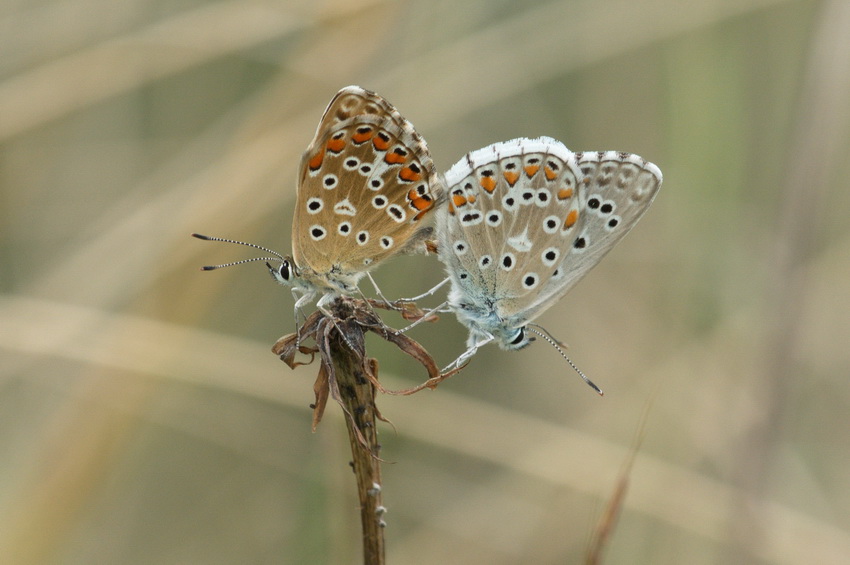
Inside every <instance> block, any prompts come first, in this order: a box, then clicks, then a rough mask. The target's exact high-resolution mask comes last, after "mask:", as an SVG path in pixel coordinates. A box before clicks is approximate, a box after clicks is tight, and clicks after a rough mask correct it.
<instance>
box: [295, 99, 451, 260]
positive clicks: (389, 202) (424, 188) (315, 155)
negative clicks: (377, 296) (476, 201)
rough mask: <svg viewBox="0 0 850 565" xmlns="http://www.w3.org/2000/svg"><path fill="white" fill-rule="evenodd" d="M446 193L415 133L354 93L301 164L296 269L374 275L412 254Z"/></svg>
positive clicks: (385, 105)
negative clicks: (396, 257)
mask: <svg viewBox="0 0 850 565" xmlns="http://www.w3.org/2000/svg"><path fill="white" fill-rule="evenodd" d="M441 192H442V190H441V188H440V183H439V177H438V175H437V173H436V170H435V168H434V163H433V161H432V159H431V155H430V153H429V151H428V147H427V145H426V144H425V140H424V139H422V137H421V136H420V135H419V134H418V133H417V132H416V131H415V130H414V128H413V125H412V124H411V123H410V122H408V121H407V120H406V119H404V117H402V116H401V114H399V112H398V111H397V110H396V109H395V108H394V107H393V106H392V105H391V104H390V103H389V102H387V101H386V100H384V99H383V98H381V97H380V96H378V95H377V94H375V93H374V92H370V91H368V90H364V89H362V88H360V87H356V86H349V87H346V88H344V89H342V90H341V91H340V92H339V93H338V94H337V95H336V96H335V97H334V99H333V100H332V101H331V103H330V105H329V106H328V108H327V110H325V114H324V116H323V118H322V121H321V122H320V124H319V128H318V130H317V131H316V136H315V138H314V139H313V142H312V143H311V144H310V146H309V147H308V149H307V151H306V152H305V153H304V156H303V157H302V159H301V166H300V176H299V184H298V195H297V199H296V211H295V219H294V222H293V228H292V229H293V233H292V239H293V256H294V259H295V262H296V264H297V265H298V266H299V267H301V268H305V267H306V268H309V269H311V270H312V271H314V272H316V273H319V274H324V273H331V272H333V273H342V274H353V273H360V272H364V271H367V270H369V269H370V268H372V267H373V266H374V265H376V264H378V263H379V262H380V261H382V260H384V259H386V258H387V257H389V256H391V255H393V254H395V253H398V252H399V251H402V250H404V249H405V244H407V243H408V242H410V241H411V238H415V237H416V235H417V232H418V231H419V228H420V226H421V225H422V221H421V220H422V218H423V217H424V216H425V215H426V214H427V213H428V212H429V211H431V210H432V209H433V208H434V205H435V204H436V202H437V201H438V200H439V198H440V195H441Z"/></svg>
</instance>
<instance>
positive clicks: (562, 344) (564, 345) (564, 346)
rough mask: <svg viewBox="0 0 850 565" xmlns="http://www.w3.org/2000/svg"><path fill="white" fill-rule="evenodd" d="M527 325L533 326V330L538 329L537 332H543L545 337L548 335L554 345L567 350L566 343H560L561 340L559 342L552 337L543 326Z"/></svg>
mask: <svg viewBox="0 0 850 565" xmlns="http://www.w3.org/2000/svg"><path fill="white" fill-rule="evenodd" d="M528 325H529V326H534V327H535V328H537V329H538V330H540V331H541V332H543V333H545V334H546V335H548V336H549V338H551V339H552V341H554V342H555V343H557V344H558V345H559V346H560V347H563V348H564V349H567V348H568V347H567V344H566V343H564V342H563V341H561V340H560V339H558V338H557V337H555V336H553V335H552V333H551V332H550V331H549V330H547V329H546V328H544V327H543V326H541V325H539V324H528ZM537 335H540V334H537Z"/></svg>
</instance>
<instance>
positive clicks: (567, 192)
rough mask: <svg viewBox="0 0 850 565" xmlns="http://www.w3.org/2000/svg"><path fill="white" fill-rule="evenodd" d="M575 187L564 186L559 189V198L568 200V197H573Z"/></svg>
mask: <svg viewBox="0 0 850 565" xmlns="http://www.w3.org/2000/svg"><path fill="white" fill-rule="evenodd" d="M572 196H573V189H572V188H562V189H561V190H559V191H558V200H566V199H567V198H572Z"/></svg>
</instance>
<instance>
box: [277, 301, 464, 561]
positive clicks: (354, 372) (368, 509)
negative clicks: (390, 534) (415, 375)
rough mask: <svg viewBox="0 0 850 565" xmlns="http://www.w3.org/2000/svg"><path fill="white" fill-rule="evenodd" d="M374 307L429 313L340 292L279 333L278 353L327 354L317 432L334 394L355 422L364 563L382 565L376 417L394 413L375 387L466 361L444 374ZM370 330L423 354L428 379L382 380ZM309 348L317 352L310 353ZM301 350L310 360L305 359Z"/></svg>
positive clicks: (294, 357) (292, 363)
mask: <svg viewBox="0 0 850 565" xmlns="http://www.w3.org/2000/svg"><path fill="white" fill-rule="evenodd" d="M373 307H379V308H390V309H393V310H396V311H398V312H400V313H401V314H402V316H403V317H405V318H406V319H416V317H421V316H423V315H425V314H424V313H423V312H422V311H421V310H419V309H418V308H416V307H415V305H413V304H410V303H398V304H397V303H393V304H387V303H384V302H378V301H369V302H365V301H362V300H356V299H351V298H347V297H339V298H337V299H336V300H335V301H334V302H333V303H332V304H331V305H330V309H329V311H328V310H320V311H317V312H314V313H313V314H311V315H310V316H308V317H307V319H306V320H304V323H303V324H302V325H301V326H300V327H299V328H298V331H297V332H295V333H293V334H289V335H285V336H283V337H282V338H280V339H279V340H277V342H276V343H275V344H274V346H273V347H272V352H274V354H275V355H278V356H279V357H280V359H281V360H282V361H283V362H285V363H286V364H287V365H289V367H290V368H293V369H294V368H295V367H298V366H300V365H308V364H310V363H311V362H312V361H314V360H315V359H316V355H317V354H318V356H319V358H320V359H321V364H320V366H319V374H318V375H317V377H316V382H315V383H314V385H313V391H314V393H315V395H316V401H315V403H314V404H313V405H312V406H313V431H316V428H317V426H318V425H319V422H321V420H322V415H323V414H324V412H325V407H326V406H327V402H328V399H329V398H333V399H334V400H335V401H336V402H337V403H339V405H340V406H341V407H342V409H343V412H344V413H345V422H346V426H348V438H349V440H350V442H351V455H352V462H351V466H352V469H353V470H354V475H355V478H356V481H357V494H358V498H359V499H360V522H361V526H362V530H363V559H364V563H366V564H367V565H373V564H378V565H381V564H383V563H385V552H384V526H385V522H384V520H383V516H384V511H385V508H384V506H383V505H382V504H381V459H380V458H379V452H380V449H381V446H380V444H379V443H378V430H377V427H376V422H377V421H378V420H381V421H384V422H386V421H387V420H386V419H385V418H383V417H382V416H381V413H380V411H379V410H378V408H377V406H376V405H375V394H376V392H377V391H380V392H381V393H384V394H394V395H403V396H406V395H410V394H413V393H415V392H417V391H420V390H422V389H423V388H431V389H433V388H436V386H437V385H438V384H439V383H441V382H442V381H444V380H445V379H447V378H449V377H451V376H452V375H454V374H456V373H457V372H458V371H460V370H461V368H462V367H459V368H456V369H454V370H452V371H449V372H447V373H443V374H440V371H439V369H438V368H437V365H436V363H435V362H434V359H433V358H432V357H431V355H429V354H428V352H427V351H426V350H425V349H424V348H423V347H422V346H421V345H419V344H418V343H416V342H415V341H413V340H412V339H410V338H409V337H407V336H405V335H404V334H401V333H398V332H397V331H396V330H393V329H392V328H389V327H387V326H386V325H385V324H384V323H383V321H381V319H380V318H379V317H378V315H377V314H376V313H375V310H374V308H373ZM366 332H372V333H374V334H376V335H379V336H381V337H382V338H383V339H385V340H387V341H389V342H390V343H393V344H395V345H396V346H397V347H398V348H399V349H401V350H402V351H403V352H404V353H406V354H407V355H409V356H410V357H412V358H414V359H416V360H417V361H418V362H419V363H420V364H421V365H422V366H423V367H424V368H425V369H426V371H427V372H428V379H427V380H426V381H425V382H423V383H422V384H420V385H417V386H414V387H411V388H408V389H405V390H398V391H393V390H387V389H385V388H384V387H383V386H382V385H381V383H380V382H379V381H378V362H377V361H376V360H375V359H371V358H369V357H368V356H367V355H366V340H365V337H366V336H365V334H366ZM307 340H313V341H315V345H305V343H304V342H305V341H307ZM305 355H309V356H310V358H309V359H306V358H304V356H305ZM299 357H300V358H303V359H304V360H299Z"/></svg>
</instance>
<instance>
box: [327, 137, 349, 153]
mask: <svg viewBox="0 0 850 565" xmlns="http://www.w3.org/2000/svg"><path fill="white" fill-rule="evenodd" d="M327 148H328V151H330V152H331V153H339V152H340V151H342V150H343V149H345V140H344V139H342V138H340V139H329V140H328V144H327Z"/></svg>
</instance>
